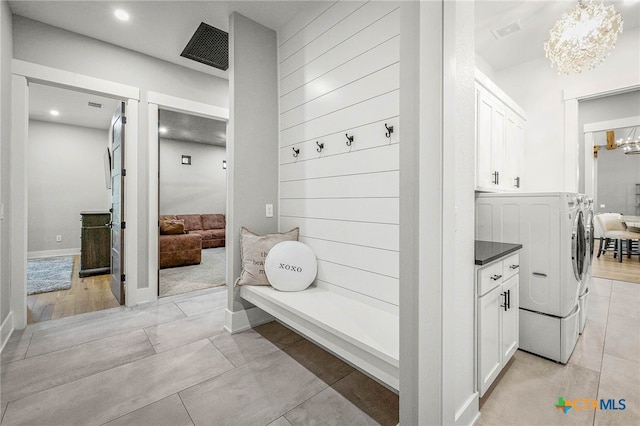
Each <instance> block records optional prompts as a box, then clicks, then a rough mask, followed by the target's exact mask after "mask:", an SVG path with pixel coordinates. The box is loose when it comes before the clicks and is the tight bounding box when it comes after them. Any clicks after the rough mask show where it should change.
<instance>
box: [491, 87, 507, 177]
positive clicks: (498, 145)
mask: <svg viewBox="0 0 640 426" xmlns="http://www.w3.org/2000/svg"><path fill="white" fill-rule="evenodd" d="M506 121H507V117H506V113H505V109H504V107H502V105H501V103H500V101H498V100H497V99H494V104H493V111H492V119H491V168H492V169H493V170H491V172H492V173H495V175H492V176H494V178H493V183H494V185H493V186H496V187H498V188H506V187H508V185H507V183H508V178H507V176H505V174H506V173H505V171H506V169H505V158H504V157H505V156H504V148H505V136H506V134H505V133H506Z"/></svg>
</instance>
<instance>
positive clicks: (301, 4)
mask: <svg viewBox="0 0 640 426" xmlns="http://www.w3.org/2000/svg"><path fill="white" fill-rule="evenodd" d="M317 3H319V2H318V1H271V0H267V1H186V0H185V1H181V0H173V1H131V0H121V1H31V0H19V1H16V0H14V1H9V6H10V7H11V11H12V13H14V14H16V15H20V16H24V17H26V18H29V19H33V20H36V21H40V22H44V23H46V24H49V25H52V26H54V27H59V28H63V29H65V30H69V31H73V32H75V33H78V34H82V35H85V36H88V37H92V38H95V39H98V40H103V41H106V42H108V43H111V44H115V45H118V46H121V47H125V48H127V49H131V50H134V51H136V52H141V53H144V54H147V55H149V56H153V57H156V58H160V59H164V60H165V61H168V62H173V63H175V64H178V65H182V66H184V67H187V68H192V69H194V70H197V71H201V72H204V73H207V74H212V75H216V76H218V77H223V78H227V79H228V72H226V71H221V70H218V69H216V68H213V67H210V66H207V65H204V64H201V63H199V62H195V61H193V60H191V59H186V58H183V57H181V56H180V53H182V50H183V49H184V48H185V46H186V45H187V43H188V42H189V40H190V39H191V36H192V35H193V33H194V32H195V30H196V29H197V28H198V26H199V25H200V23H201V22H205V23H207V24H209V25H212V26H214V27H217V28H220V29H221V30H224V31H227V32H228V31H229V15H230V14H231V13H232V12H234V11H235V12H239V13H241V14H243V15H244V16H246V17H248V18H251V19H253V20H254V21H257V22H259V23H261V24H263V25H265V26H266V27H269V28H271V29H274V30H278V29H280V28H281V27H282V26H283V25H284V24H286V23H287V22H289V21H290V20H291V19H292V18H294V17H295V16H296V15H298V14H299V13H301V12H302V11H303V10H305V9H307V8H312V7H315V5H316V4H317ZM118 8H121V9H124V10H126V11H127V12H128V13H129V15H130V20H129V21H127V22H122V21H119V20H117V19H116V18H115V17H114V14H113V12H114V11H115V10H116V9H118Z"/></svg>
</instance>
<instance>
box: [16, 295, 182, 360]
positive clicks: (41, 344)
mask: <svg viewBox="0 0 640 426" xmlns="http://www.w3.org/2000/svg"><path fill="white" fill-rule="evenodd" d="M182 317H184V314H183V313H182V311H181V310H180V309H179V308H178V307H177V306H176V305H174V304H167V305H161V306H154V307H151V308H149V309H144V310H132V311H130V312H123V313H120V314H115V315H109V316H108V317H107V318H104V319H98V320H94V321H83V322H81V323H78V324H70V325H67V326H64V327H57V328H53V329H50V330H42V331H36V332H34V333H33V337H32V339H31V344H30V345H29V350H28V351H27V358H28V357H32V356H36V355H41V354H44V353H48V352H54V351H57V350H60V349H65V348H69V347H72V346H76V345H80V344H82V343H86V342H90V341H93V340H98V339H103V338H105V337H110V336H115V335H117V334H121V333H126V332H127V331H131V330H136V329H140V328H144V327H148V326H151V325H155V324H161V323H163V322H167V321H172V320H175V319H178V318H182Z"/></svg>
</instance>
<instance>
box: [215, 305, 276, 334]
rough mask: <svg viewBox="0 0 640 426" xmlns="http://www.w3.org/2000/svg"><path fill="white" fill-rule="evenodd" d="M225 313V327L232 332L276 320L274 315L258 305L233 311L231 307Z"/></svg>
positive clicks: (238, 331)
mask: <svg viewBox="0 0 640 426" xmlns="http://www.w3.org/2000/svg"><path fill="white" fill-rule="evenodd" d="M224 314H225V325H224V329H225V330H227V332H229V333H231V334H235V333H240V332H242V331H245V330H248V329H250V328H253V327H257V326H259V325H260V324H265V323H267V322H271V321H273V320H275V318H274V317H272V316H271V315H269V314H268V313H266V312H265V311H263V310H262V309H260V308H257V307H253V308H250V309H246V310H242V311H237V312H231V311H230V310H229V309H226V310H225V313H224Z"/></svg>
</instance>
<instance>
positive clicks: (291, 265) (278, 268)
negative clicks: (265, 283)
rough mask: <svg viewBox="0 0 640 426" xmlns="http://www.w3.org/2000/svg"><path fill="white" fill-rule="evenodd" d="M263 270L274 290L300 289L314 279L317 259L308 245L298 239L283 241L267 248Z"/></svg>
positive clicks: (307, 285)
mask: <svg viewBox="0 0 640 426" xmlns="http://www.w3.org/2000/svg"><path fill="white" fill-rule="evenodd" d="M264 272H265V274H266V275H267V279H268V280H269V283H270V284H271V285H272V286H273V287H274V288H275V289H276V290H280V291H300V290H304V289H305V288H307V287H309V285H311V283H312V282H313V280H315V279H316V274H317V273H318V261H317V259H316V255H315V254H314V253H313V250H311V248H310V247H309V246H308V245H306V244H304V243H301V242H299V241H283V242H281V243H278V244H276V245H275V246H273V247H272V248H271V250H269V254H268V255H267V258H266V259H265V261H264Z"/></svg>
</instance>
